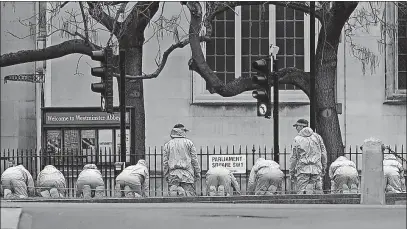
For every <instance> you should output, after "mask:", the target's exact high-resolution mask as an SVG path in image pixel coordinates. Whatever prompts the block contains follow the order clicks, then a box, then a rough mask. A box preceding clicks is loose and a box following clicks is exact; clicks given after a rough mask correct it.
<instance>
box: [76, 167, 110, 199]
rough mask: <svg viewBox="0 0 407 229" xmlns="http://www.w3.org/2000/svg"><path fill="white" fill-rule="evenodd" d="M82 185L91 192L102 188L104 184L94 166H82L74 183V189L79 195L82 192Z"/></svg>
mask: <svg viewBox="0 0 407 229" xmlns="http://www.w3.org/2000/svg"><path fill="white" fill-rule="evenodd" d="M84 185H89V186H90V188H91V189H92V190H94V189H96V188H102V187H103V188H104V186H105V182H104V181H103V177H102V174H101V173H100V171H99V170H98V168H97V166H96V165H95V164H87V165H85V166H83V170H82V172H81V173H80V174H79V176H78V180H77V181H76V188H77V191H78V193H79V194H81V193H82V192H83V186H84Z"/></svg>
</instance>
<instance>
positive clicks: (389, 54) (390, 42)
mask: <svg viewBox="0 0 407 229" xmlns="http://www.w3.org/2000/svg"><path fill="white" fill-rule="evenodd" d="M386 22H387V23H388V24H389V25H390V26H389V27H390V29H386V33H385V39H386V40H385V41H386V49H385V50H386V55H385V58H386V102H399V101H401V102H402V104H405V100H406V92H407V7H406V5H405V4H402V3H401V2H399V3H398V4H394V3H393V2H386ZM393 25H395V26H394V27H393ZM393 28H396V30H393Z"/></svg>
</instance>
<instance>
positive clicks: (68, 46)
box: [0, 39, 100, 67]
mask: <svg viewBox="0 0 407 229" xmlns="http://www.w3.org/2000/svg"><path fill="white" fill-rule="evenodd" d="M93 46H94V47H95V48H96V49H100V47H99V46H97V45H95V44H93ZM92 51H95V49H93V48H92V47H91V46H90V45H88V44H87V43H86V42H85V41H84V40H82V39H74V40H69V41H65V42H62V43H60V44H57V45H53V46H49V47H47V48H44V49H38V50H22V51H18V52H14V53H7V54H3V55H1V57H0V67H7V66H11V65H16V64H22V63H28V62H33V61H42V60H51V59H55V58H59V57H62V56H66V55H69V54H73V53H80V54H84V55H87V56H90V55H92Z"/></svg>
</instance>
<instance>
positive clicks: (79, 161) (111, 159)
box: [0, 145, 407, 197]
mask: <svg viewBox="0 0 407 229" xmlns="http://www.w3.org/2000/svg"><path fill="white" fill-rule="evenodd" d="M346 149H347V150H345V156H346V157H347V158H349V159H350V160H352V161H353V162H355V164H356V166H357V168H358V171H359V174H360V171H361V169H362V166H363V165H362V152H361V150H360V148H359V147H358V146H353V147H352V146H349V147H346ZM390 149H391V150H386V152H385V153H392V154H395V155H396V156H397V158H399V160H400V162H401V163H402V164H403V167H404V169H405V170H407V153H406V152H405V150H404V145H401V146H397V145H395V146H392V147H390ZM61 152H62V153H61ZM291 152H292V146H290V147H284V148H283V149H282V150H281V152H280V167H281V170H282V171H283V172H284V174H285V179H284V182H283V192H284V193H290V192H291V191H292V190H291V188H290V184H289V182H290V179H289V175H288V170H289V158H290V155H291ZM162 155H163V147H148V148H147V151H146V153H145V155H129V154H127V156H126V161H130V157H133V156H134V157H137V158H140V156H141V157H143V158H144V159H145V160H146V161H147V163H148V167H149V171H150V187H149V191H150V196H166V195H167V191H168V184H167V182H166V181H165V178H164V176H163V172H162V171H163V164H162V159H163V157H162ZM197 155H198V160H199V162H200V166H201V179H200V180H198V181H197V183H196V190H197V194H198V195H206V190H205V189H206V185H205V182H206V181H205V174H206V172H207V171H208V168H209V166H210V165H209V164H210V161H209V158H210V156H211V155H244V156H245V157H246V161H245V167H246V169H245V173H237V174H235V177H236V179H237V180H238V182H239V185H240V189H241V193H242V194H246V190H247V184H248V178H249V175H250V170H251V168H252V166H253V165H254V163H255V161H256V160H257V159H258V158H260V157H263V158H265V159H273V149H272V148H268V147H266V146H263V147H259V146H257V147H256V146H254V145H253V146H251V147H249V146H238V147H236V146H232V147H226V148H222V147H208V146H207V147H200V148H198V149H197ZM336 156H338V155H336ZM10 160H13V161H14V162H15V163H17V164H22V165H24V167H25V168H26V169H27V170H28V171H30V173H31V174H32V176H33V179H34V181H36V179H37V176H38V174H39V172H40V171H41V169H43V168H44V167H45V165H49V164H51V165H54V166H55V167H56V168H58V169H59V170H60V171H61V172H62V173H63V174H64V176H65V179H66V182H67V186H68V188H67V190H68V193H67V194H68V196H69V197H74V196H75V195H76V192H75V183H76V180H77V178H78V175H79V173H80V172H81V171H82V169H83V166H84V165H86V164H96V165H97V167H98V169H99V170H100V171H101V173H102V176H103V179H104V182H105V194H106V196H113V195H114V186H115V176H117V175H118V174H117V173H118V172H120V171H116V170H115V162H119V161H120V155H119V154H116V155H113V154H112V151H111V150H109V149H107V148H105V149H104V150H100V151H99V152H96V151H94V150H82V151H78V150H62V151H60V152H59V153H56V154H49V153H47V152H45V151H42V150H40V151H38V152H37V151H36V150H35V149H30V150H20V149H4V150H2V151H1V155H0V166H1V169H0V170H1V173H2V172H3V171H4V170H5V169H6V168H7V166H8V165H7V164H8V163H9V161H10ZM128 165H129V164H126V166H128ZM326 191H329V190H326Z"/></svg>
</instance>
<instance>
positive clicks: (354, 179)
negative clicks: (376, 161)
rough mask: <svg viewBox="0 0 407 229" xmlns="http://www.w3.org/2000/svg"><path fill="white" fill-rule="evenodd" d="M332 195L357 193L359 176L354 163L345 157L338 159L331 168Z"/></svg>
mask: <svg viewBox="0 0 407 229" xmlns="http://www.w3.org/2000/svg"><path fill="white" fill-rule="evenodd" d="M329 178H330V179H331V193H357V192H358V188H359V174H358V171H357V169H356V165H355V163H354V162H353V161H351V160H349V159H348V158H346V157H344V156H340V157H338V158H337V159H336V160H335V161H334V162H332V164H331V166H329Z"/></svg>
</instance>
